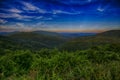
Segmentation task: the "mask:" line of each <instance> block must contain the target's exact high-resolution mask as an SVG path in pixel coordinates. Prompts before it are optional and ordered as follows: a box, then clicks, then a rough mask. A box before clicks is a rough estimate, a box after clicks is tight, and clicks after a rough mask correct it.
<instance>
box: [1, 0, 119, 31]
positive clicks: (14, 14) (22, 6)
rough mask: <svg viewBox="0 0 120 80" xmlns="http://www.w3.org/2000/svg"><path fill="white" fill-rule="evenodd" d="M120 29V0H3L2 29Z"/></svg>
mask: <svg viewBox="0 0 120 80" xmlns="http://www.w3.org/2000/svg"><path fill="white" fill-rule="evenodd" d="M112 29H120V0H0V32H9V31H35V30H46V31H54V32H102V31H106V30H112Z"/></svg>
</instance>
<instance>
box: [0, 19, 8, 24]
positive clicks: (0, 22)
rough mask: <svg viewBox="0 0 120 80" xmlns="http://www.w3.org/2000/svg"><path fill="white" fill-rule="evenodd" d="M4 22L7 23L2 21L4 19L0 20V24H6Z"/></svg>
mask: <svg viewBox="0 0 120 80" xmlns="http://www.w3.org/2000/svg"><path fill="white" fill-rule="evenodd" d="M6 22H8V21H6V20H4V19H0V24H4V23H6Z"/></svg>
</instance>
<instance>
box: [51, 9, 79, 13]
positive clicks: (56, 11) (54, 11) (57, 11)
mask: <svg viewBox="0 0 120 80" xmlns="http://www.w3.org/2000/svg"><path fill="white" fill-rule="evenodd" d="M52 13H53V14H80V12H68V11H63V10H53V12H52Z"/></svg>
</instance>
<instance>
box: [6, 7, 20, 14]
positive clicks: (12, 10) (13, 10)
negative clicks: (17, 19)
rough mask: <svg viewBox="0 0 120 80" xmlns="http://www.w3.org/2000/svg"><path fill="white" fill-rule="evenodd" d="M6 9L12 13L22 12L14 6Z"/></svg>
mask: <svg viewBox="0 0 120 80" xmlns="http://www.w3.org/2000/svg"><path fill="white" fill-rule="evenodd" d="M8 11H9V12H13V13H22V11H21V10H19V9H16V8H12V9H9V10H8Z"/></svg>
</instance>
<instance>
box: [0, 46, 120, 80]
mask: <svg viewBox="0 0 120 80" xmlns="http://www.w3.org/2000/svg"><path fill="white" fill-rule="evenodd" d="M108 47H109V46H108V45H105V46H96V47H93V48H91V49H88V50H81V51H80V50H78V51H75V52H68V51H59V50H58V49H52V50H51V49H41V50H40V51H34V52H32V51H30V50H15V51H11V50H4V51H5V53H6V54H5V55H2V56H1V57H0V77H1V79H3V80H4V79H5V80H6V79H12V80H19V79H20V80H24V79H25V80H82V79H83V80H113V79H115V80H120V74H119V73H120V70H119V69H120V53H119V52H116V50H114V49H113V47H112V48H111V47H109V49H108ZM110 48H111V49H110ZM112 49H113V50H112ZM115 49H116V48H115ZM117 49H118V48H117Z"/></svg>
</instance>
